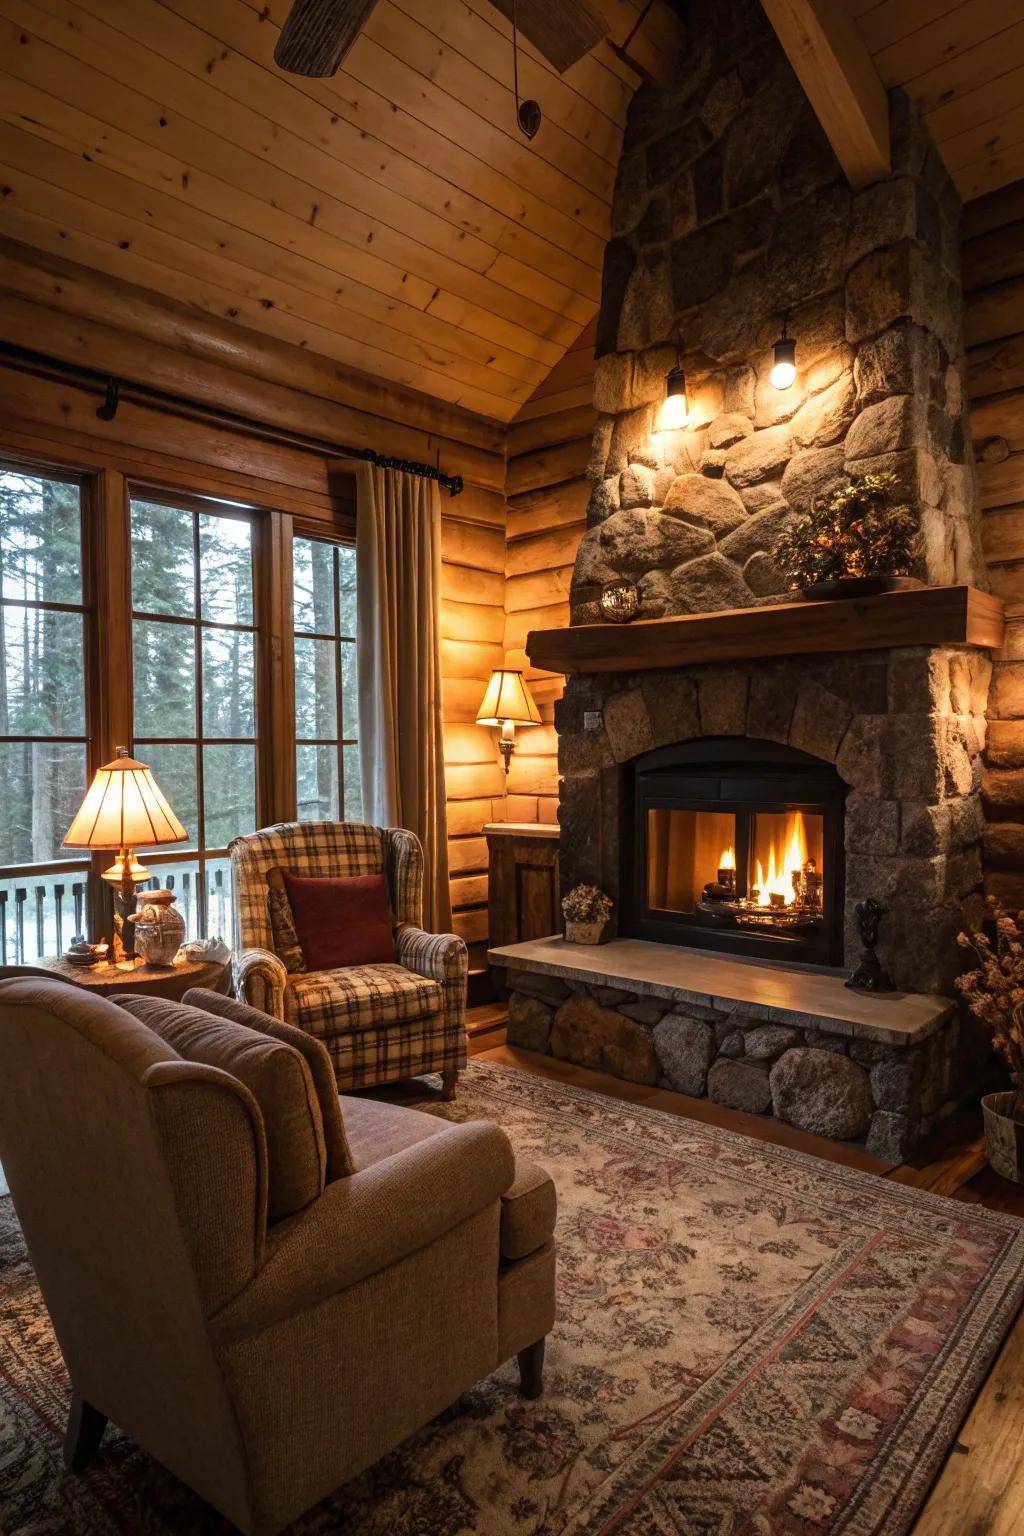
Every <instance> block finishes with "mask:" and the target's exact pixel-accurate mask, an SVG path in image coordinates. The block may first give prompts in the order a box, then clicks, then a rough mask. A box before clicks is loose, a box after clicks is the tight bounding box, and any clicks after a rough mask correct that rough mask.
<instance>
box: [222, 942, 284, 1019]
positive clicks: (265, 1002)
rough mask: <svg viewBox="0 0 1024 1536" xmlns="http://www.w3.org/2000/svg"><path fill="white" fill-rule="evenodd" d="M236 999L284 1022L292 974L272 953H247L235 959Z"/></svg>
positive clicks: (242, 953)
mask: <svg viewBox="0 0 1024 1536" xmlns="http://www.w3.org/2000/svg"><path fill="white" fill-rule="evenodd" d="M231 968H232V971H233V973H234V983H235V996H236V997H237V998H238V999H239V1001H240V1002H243V1003H248V1004H249V1006H250V1007H251V1008H259V1009H260V1011H261V1012H262V1013H269V1014H270V1016H271V1018H273V1019H283V1018H284V989H285V987H286V986H287V985H288V972H287V971H286V970H285V968H284V963H283V962H282V961H281V960H279V959H278V957H277V956H276V955H275V954H274V953H273V951H272V950H269V949H243V950H240V951H239V952H238V953H236V954H234V955H232V957H231Z"/></svg>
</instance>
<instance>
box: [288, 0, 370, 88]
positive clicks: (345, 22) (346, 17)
mask: <svg viewBox="0 0 1024 1536" xmlns="http://www.w3.org/2000/svg"><path fill="white" fill-rule="evenodd" d="M376 4H377V0H295V3H294V4H293V6H292V8H291V11H290V12H289V13H288V19H287V20H286V22H285V24H284V26H283V27H282V28H281V35H280V37H279V38H278V40H277V47H276V48H275V49H274V61H275V63H277V64H279V65H280V66H281V68H282V69H286V70H288V72H289V73H290V74H293V75H310V76H313V77H315V78H317V79H326V78H327V77H328V76H329V75H333V74H336V73H337V70H338V68H339V67H340V65H341V61H342V59H343V58H344V57H345V55H346V53H348V51H349V49H350V48H351V47H352V44H353V43H354V42H355V40H356V38H357V37H358V36H359V33H360V32H361V31H362V28H363V26H364V25H365V23H366V22H367V21H368V19H369V16H370V12H371V11H372V10H373V8H374V6H375V5H376Z"/></svg>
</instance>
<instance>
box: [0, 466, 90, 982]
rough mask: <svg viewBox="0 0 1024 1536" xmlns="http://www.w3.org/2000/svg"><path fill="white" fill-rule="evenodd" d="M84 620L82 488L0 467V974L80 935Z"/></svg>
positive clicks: (83, 877)
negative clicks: (71, 832) (65, 849)
mask: <svg viewBox="0 0 1024 1536" xmlns="http://www.w3.org/2000/svg"><path fill="white" fill-rule="evenodd" d="M85 609H86V604H85V592H84V591H83V582H82V492H81V486H80V484H79V482H78V481H77V480H74V479H64V478H59V477H57V476H53V475H43V474H37V473H34V472H31V471H28V470H22V469H18V468H15V467H4V466H3V465H0V964H13V963H16V962H22V961H32V960H33V959H36V958H37V957H38V956H40V955H44V954H48V953H49V954H53V953H55V952H56V951H57V950H58V948H59V947H61V946H63V945H64V944H66V943H67V942H68V941H69V940H70V938H71V936H72V934H73V933H75V932H79V931H81V930H82V928H83V927H84V920H85V895H86V878H87V872H88V869H89V863H88V860H83V859H81V858H78V859H75V858H68V857H67V856H66V855H65V856H63V857H62V848H61V844H62V841H63V838H64V833H65V832H66V830H67V828H68V827H69V826H70V824H71V819H72V817H73V816H74V814H75V812H76V810H77V809H78V805H79V803H80V801H81V798H82V795H83V794H84V793H85V786H86V718H85V667H84V664H83V658H84V656H85V652H86V631H85ZM32 866H35V867H34V868H33V867H32Z"/></svg>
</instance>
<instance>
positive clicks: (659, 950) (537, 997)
mask: <svg viewBox="0 0 1024 1536" xmlns="http://www.w3.org/2000/svg"><path fill="white" fill-rule="evenodd" d="M490 959H491V962H492V964H494V965H496V966H498V967H501V968H503V970H504V976H505V981H506V985H507V987H508V989H509V1021H508V1038H509V1041H510V1043H512V1044H513V1045H517V1046H520V1047H522V1048H523V1049H526V1050H532V1051H540V1052H544V1053H546V1054H550V1055H553V1056H556V1057H561V1058H562V1059H564V1060H569V1061H574V1062H577V1063H579V1064H580V1065H582V1066H586V1067H593V1068H595V1069H598V1070H601V1071H605V1072H610V1073H612V1074H613V1075H614V1076H616V1077H621V1078H624V1079H626V1080H627V1081H629V1082H635V1083H645V1084H650V1085H652V1086H653V1085H656V1084H658V1085H660V1086H662V1087H665V1088H673V1089H676V1090H677V1091H678V1092H680V1093H686V1094H692V1095H696V1096H701V1095H705V1094H706V1095H707V1096H708V1097H709V1098H711V1099H713V1100H714V1102H715V1103H717V1104H722V1105H724V1106H726V1107H727V1108H730V1109H738V1110H745V1111H747V1112H749V1113H752V1114H774V1115H775V1116H776V1117H777V1118H778V1119H780V1120H783V1121H785V1122H786V1123H787V1124H789V1125H794V1126H796V1127H797V1128H798V1129H800V1130H805V1131H810V1132H813V1133H814V1134H816V1135H820V1136H831V1137H834V1138H836V1139H837V1140H841V1141H865V1142H866V1145H867V1149H868V1151H869V1152H873V1153H874V1154H875V1155H876V1156H878V1157H882V1158H886V1159H890V1160H892V1161H900V1160H901V1159H903V1158H904V1157H905V1156H906V1155H907V1153H908V1152H909V1151H910V1149H911V1148H912V1147H913V1145H914V1143H915V1142H916V1141H917V1140H918V1139H919V1138H920V1137H921V1135H922V1134H924V1133H925V1132H926V1131H927V1130H928V1129H929V1128H930V1127H931V1126H932V1125H934V1124H935V1123H936V1121H937V1120H939V1119H940V1118H941V1117H942V1115H943V1114H944V1113H946V1112H947V1111H948V1110H949V1109H950V1108H951V1107H952V1102H953V1101H954V1100H955V1098H956V1097H957V1095H958V1092H959V1088H960V1083H959V1053H958V1045H959V1022H958V1019H957V1013H956V1008H955V1005H954V1004H953V1003H952V1002H950V1001H949V1000H948V999H945V998H938V997H922V996H913V995H906V994H902V995H900V994H897V995H892V996H888V997H873V996H871V995H870V994H865V993H856V992H850V991H849V990H847V989H846V988H845V987H844V986H843V984H842V981H841V979H840V978H838V977H836V976H831V975H824V974H821V973H816V972H806V971H793V970H788V969H785V968H784V967H776V966H769V965H764V964H748V963H744V962H741V961H737V960H732V959H727V958H724V957H723V956H721V955H709V954H705V953H702V952H700V951H695V950H685V951H681V950H677V949H674V948H671V947H669V946H666V945H661V944H647V943H643V942H642V941H639V940H630V939H624V940H615V941H613V942H612V943H610V944H607V945H601V946H596V947H594V946H585V947H581V946H577V945H572V944H567V943H566V942H565V941H564V940H563V939H558V938H552V939H538V940H535V941H533V942H531V943H527V944H514V945H510V946H508V947H506V948H502V949H495V950H492V951H491V953H490Z"/></svg>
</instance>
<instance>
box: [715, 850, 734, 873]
mask: <svg viewBox="0 0 1024 1536" xmlns="http://www.w3.org/2000/svg"><path fill="white" fill-rule="evenodd" d="M718 867H719V869H735V868H736V855H735V854H734V853H733V851H732V848H723V849H722V852H721V853H720V854H719V855H718Z"/></svg>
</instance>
